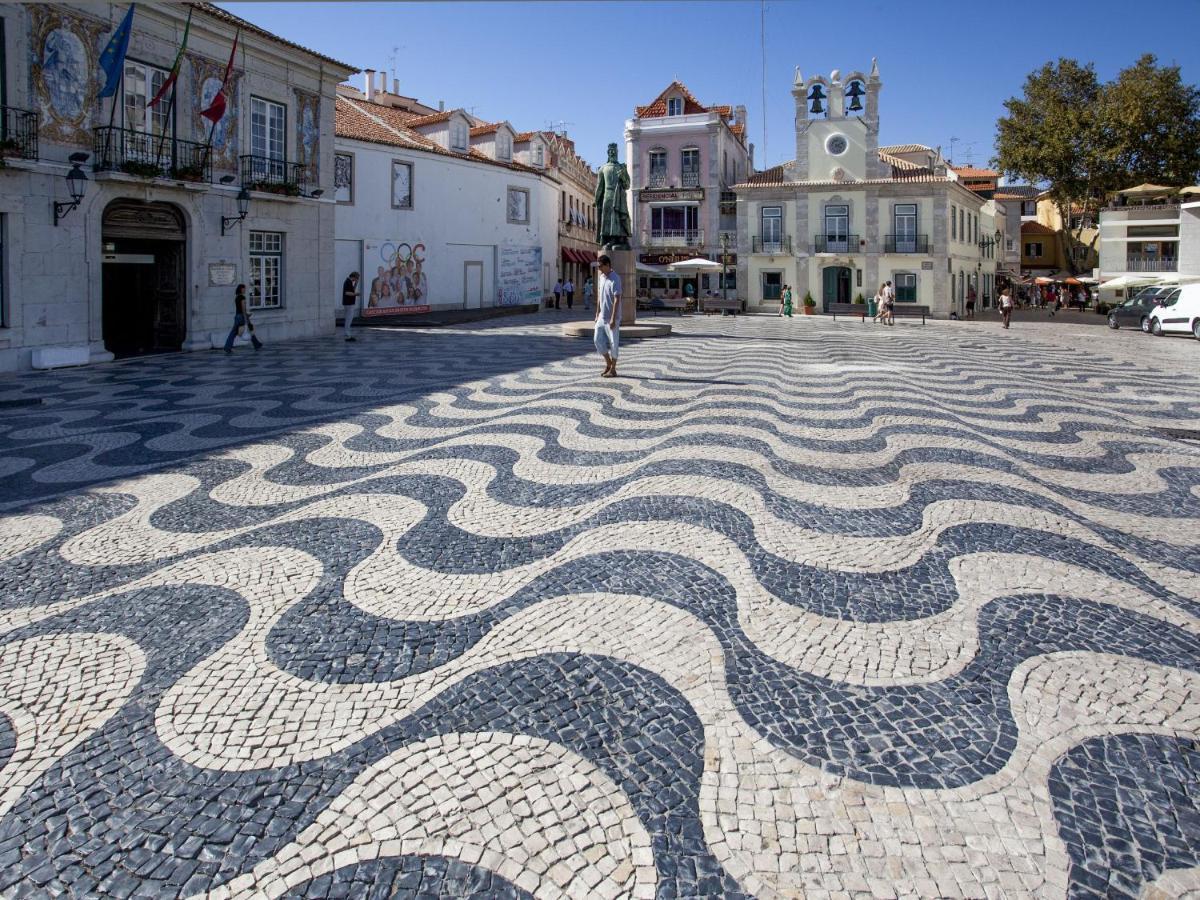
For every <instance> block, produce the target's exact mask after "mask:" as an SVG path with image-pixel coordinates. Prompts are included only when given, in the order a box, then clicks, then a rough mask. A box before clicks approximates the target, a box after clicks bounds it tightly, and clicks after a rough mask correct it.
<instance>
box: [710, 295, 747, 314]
mask: <svg viewBox="0 0 1200 900" xmlns="http://www.w3.org/2000/svg"><path fill="white" fill-rule="evenodd" d="M700 302H701V303H702V304H703V307H702V308H703V310H704V314H705V315H706V316H707V315H709V314H710V313H715V312H731V313H733V314H734V315H736V314H737V313H738V311H739V310H741V308H742V301H741V300H737V299H734V298H729V299H725V298H723V297H705V298H704V299H703V300H701V301H700Z"/></svg>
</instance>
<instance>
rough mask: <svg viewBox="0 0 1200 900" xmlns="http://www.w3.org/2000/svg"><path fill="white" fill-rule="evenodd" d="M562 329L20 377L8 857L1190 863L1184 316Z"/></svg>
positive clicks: (60, 860)
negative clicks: (614, 337) (1166, 337)
mask: <svg viewBox="0 0 1200 900" xmlns="http://www.w3.org/2000/svg"><path fill="white" fill-rule="evenodd" d="M555 327H556V326H555V325H553V324H546V323H544V322H542V321H540V320H539V319H538V318H534V319H529V320H526V321H518V320H503V321H502V322H501V323H500V324H495V323H493V324H489V325H483V326H477V327H463V328H457V329H446V330H429V331H420V330H414V331H406V332H402V333H395V332H386V331H381V332H377V333H369V334H365V335H363V336H362V337H361V338H360V341H359V343H358V344H356V345H354V346H352V347H349V346H344V345H343V343H342V342H337V344H325V343H321V342H313V343H309V344H297V345H295V346H292V347H281V348H270V349H269V350H268V351H264V353H261V354H258V355H256V356H254V357H250V356H246V355H243V356H236V355H235V356H234V357H231V358H226V357H225V356H223V355H217V354H213V355H207V354H206V355H197V356H179V357H172V358H156V359H154V360H148V361H141V362H133V363H128V364H123V365H116V366H110V367H105V368H98V369H91V370H86V371H74V372H63V373H56V374H52V375H45V376H43V375H39V376H32V377H29V378H23V379H13V380H9V381H6V382H2V383H0V399H2V400H30V399H38V398H45V400H46V402H45V403H43V404H41V405H33V406H24V405H22V406H16V405H11V406H10V410H11V411H10V413H9V415H8V416H7V417H6V419H5V420H4V422H2V423H0V472H3V474H4V478H3V479H0V513H2V514H3V515H2V517H0V892H3V893H5V894H9V893H11V894H21V895H47V896H51V895H59V894H74V895H86V896H92V895H113V896H153V897H165V896H179V897H183V896H195V895H206V896H211V897H236V896H244V895H248V894H251V893H253V894H255V895H258V896H269V897H312V896H454V897H557V896H576V897H652V896H653V897H696V896H706V897H708V896H728V897H742V896H762V897H774V896H798V895H811V896H822V895H828V894H837V895H850V896H952V897H959V896H962V897H979V896H999V895H1003V896H1030V897H1045V896H1136V895H1138V894H1139V892H1141V891H1143V890H1145V891H1147V892H1149V893H1150V894H1152V895H1154V896H1175V895H1179V894H1182V893H1184V892H1185V891H1187V890H1189V889H1191V888H1193V887H1195V885H1196V884H1198V883H1200V875H1197V872H1200V859H1197V857H1196V853H1195V848H1196V847H1197V846H1200V808H1198V806H1200V799H1198V798H1200V787H1198V784H1197V772H1198V771H1200V762H1198V761H1197V759H1196V741H1197V739H1198V738H1200V550H1198V545H1200V527H1198V526H1200V444H1196V443H1188V442H1186V441H1181V440H1178V439H1175V438H1172V437H1168V436H1165V435H1164V434H1163V433H1161V432H1160V431H1158V430H1156V429H1160V428H1188V427H1192V428H1194V427H1197V422H1198V421H1200V378H1197V376H1196V374H1195V372H1196V367H1195V360H1196V355H1195V347H1194V345H1193V344H1192V343H1190V342H1185V341H1162V340H1159V341H1155V340H1151V339H1149V338H1143V336H1141V335H1128V334H1125V333H1123V332H1122V333H1117V334H1110V333H1106V332H1101V331H1100V330H1098V329H1083V328H1079V327H1061V328H1054V327H1049V328H1046V329H1042V330H1037V329H1034V328H1032V327H1027V328H1021V327H1020V326H1018V327H1017V328H1015V329H1014V330H1013V331H1011V332H1000V331H999V330H998V329H997V328H995V327H994V326H986V325H977V326H975V327H971V326H966V325H962V324H946V323H938V324H932V325H930V326H928V327H927V328H920V327H918V326H913V327H897V328H895V329H883V328H875V329H872V328H867V327H863V326H861V325H859V324H858V323H831V322H826V321H824V320H808V319H803V320H798V321H790V322H789V321H784V322H781V321H780V320H778V319H774V318H765V317H764V318H756V317H752V318H744V317H738V318H734V319H719V320H716V319H694V320H689V319H685V320H682V321H681V322H680V324H679V325H678V327H677V328H676V332H677V334H676V336H675V337H672V338H671V339H670V340H667V341H660V342H646V343H643V344H640V345H639V344H634V345H631V346H629V347H627V348H624V349H623V359H622V371H623V377H621V378H619V379H600V378H599V377H597V376H598V372H597V369H598V365H597V362H596V360H595V358H594V357H593V356H591V355H589V354H588V352H587V351H588V347H587V345H586V344H582V343H580V344H576V343H573V342H566V341H564V340H563V339H561V338H559V337H558V336H557V335H556V334H555ZM1085 337H1086V340H1084V338H1085Z"/></svg>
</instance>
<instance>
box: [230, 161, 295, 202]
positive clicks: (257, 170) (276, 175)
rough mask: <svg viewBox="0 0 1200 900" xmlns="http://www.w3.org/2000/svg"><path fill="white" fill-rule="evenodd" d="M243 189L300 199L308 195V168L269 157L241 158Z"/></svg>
mask: <svg viewBox="0 0 1200 900" xmlns="http://www.w3.org/2000/svg"><path fill="white" fill-rule="evenodd" d="M238 159H239V160H240V161H241V164H242V187H244V188H245V189H246V190H248V191H266V192H267V193H270V194H283V195H284V196H286V197H299V196H301V195H303V194H307V193H308V166H306V165H304V164H303V163H298V162H287V161H285V160H282V159H272V158H271V157H267V156H241V157H238Z"/></svg>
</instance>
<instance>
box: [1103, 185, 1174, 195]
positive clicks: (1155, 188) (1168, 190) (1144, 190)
mask: <svg viewBox="0 0 1200 900" xmlns="http://www.w3.org/2000/svg"><path fill="white" fill-rule="evenodd" d="M1176 190H1177V189H1176V188H1173V187H1167V186H1166V185H1163V184H1139V185H1137V186H1135V187H1131V188H1125V190H1123V191H1117V193H1118V194H1121V195H1122V196H1124V197H1158V196H1162V195H1165V194H1174V193H1175V192H1176Z"/></svg>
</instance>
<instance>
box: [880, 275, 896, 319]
mask: <svg viewBox="0 0 1200 900" xmlns="http://www.w3.org/2000/svg"><path fill="white" fill-rule="evenodd" d="M883 285H884V288H885V297H884V307H885V308H886V309H887V323H888V324H889V325H895V324H896V316H895V315H894V310H895V308H896V289H895V288H894V287H892V283H891V282H890V281H885V282H884V283H883Z"/></svg>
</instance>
